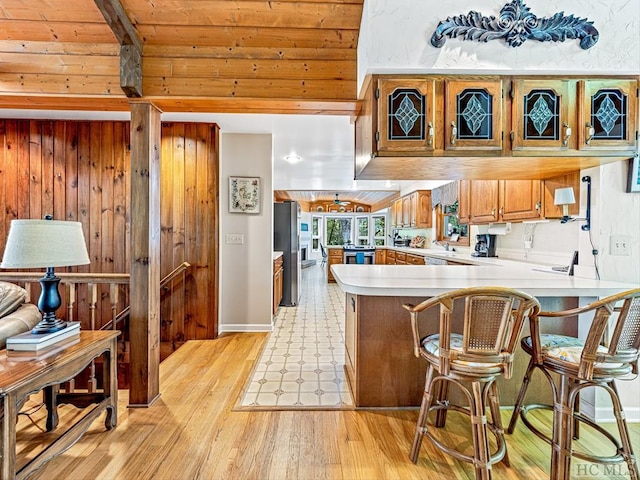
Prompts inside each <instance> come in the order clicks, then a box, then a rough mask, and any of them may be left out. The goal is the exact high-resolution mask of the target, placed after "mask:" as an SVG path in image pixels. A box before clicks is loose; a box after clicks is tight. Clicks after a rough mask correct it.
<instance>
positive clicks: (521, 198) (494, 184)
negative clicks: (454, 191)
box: [469, 180, 542, 224]
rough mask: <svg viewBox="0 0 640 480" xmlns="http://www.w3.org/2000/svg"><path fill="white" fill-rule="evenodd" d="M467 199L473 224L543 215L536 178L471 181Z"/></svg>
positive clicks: (540, 216) (540, 192) (527, 218)
mask: <svg viewBox="0 0 640 480" xmlns="http://www.w3.org/2000/svg"><path fill="white" fill-rule="evenodd" d="M469 199H470V201H469V215H470V222H471V223H472V224H481V223H491V222H511V221H520V220H535V219H540V218H542V185H541V182H540V181H539V180H473V181H471V182H470V183H469Z"/></svg>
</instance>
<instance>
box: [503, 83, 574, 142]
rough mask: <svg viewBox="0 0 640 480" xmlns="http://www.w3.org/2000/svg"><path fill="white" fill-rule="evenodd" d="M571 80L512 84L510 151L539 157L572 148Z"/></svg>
mask: <svg viewBox="0 0 640 480" xmlns="http://www.w3.org/2000/svg"><path fill="white" fill-rule="evenodd" d="M576 85H577V81H575V80H542V79H535V80H515V81H514V82H513V87H512V90H511V99H512V102H513V103H512V116H513V117H512V118H513V120H512V124H513V128H512V131H511V148H512V150H514V151H527V150H528V151H533V152H540V153H542V154H545V153H546V154H548V153H550V152H553V153H555V154H557V153H560V152H561V151H562V150H567V149H574V150H575V148H576V145H577V142H576V137H575V135H573V131H574V129H575V127H576V124H575V123H576V108H575V107H576Z"/></svg>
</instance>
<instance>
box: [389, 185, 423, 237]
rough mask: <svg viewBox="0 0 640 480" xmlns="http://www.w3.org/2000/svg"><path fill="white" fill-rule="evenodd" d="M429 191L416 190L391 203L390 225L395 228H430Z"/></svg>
mask: <svg viewBox="0 0 640 480" xmlns="http://www.w3.org/2000/svg"><path fill="white" fill-rule="evenodd" d="M432 216H433V212H432V211H431V191H430V190H416V191H415V192H412V193H410V194H408V195H405V196H404V197H401V198H398V199H396V200H395V201H394V202H393V204H392V205H391V219H392V220H391V225H392V226H393V227H395V228H431V225H432V223H433V222H432Z"/></svg>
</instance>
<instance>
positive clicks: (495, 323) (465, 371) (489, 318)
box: [404, 287, 540, 479]
mask: <svg viewBox="0 0 640 480" xmlns="http://www.w3.org/2000/svg"><path fill="white" fill-rule="evenodd" d="M404 308H406V309H407V310H408V311H409V312H410V314H411V328H412V331H413V349H414V354H415V356H416V357H422V358H423V359H424V360H426V361H427V371H426V379H425V386H424V395H423V398H422V404H421V406H420V413H419V414H418V421H417V424H416V429H415V435H414V440H413V445H412V448H411V453H410V458H411V461H413V462H414V463H417V461H418V457H419V454H420V446H421V444H422V439H423V437H427V438H428V439H429V440H430V441H431V442H432V443H433V444H434V445H435V446H436V447H437V448H439V449H440V450H442V451H444V452H445V453H447V454H449V455H452V456H453V457H455V458H457V459H459V460H462V461H465V462H471V463H473V465H474V468H475V476H476V479H490V478H491V466H492V465H493V464H494V463H497V462H499V461H503V462H504V463H505V464H507V465H508V464H509V458H508V454H507V447H506V443H505V439H504V431H503V429H502V422H501V419H500V404H499V397H498V386H497V384H496V383H495V380H496V379H497V378H498V377H500V376H504V377H506V378H509V377H511V374H512V368H513V366H512V362H513V356H514V355H513V353H514V350H515V348H516V346H517V344H518V339H519V337H520V333H521V330H522V326H523V324H524V320H525V319H526V318H527V317H528V316H532V315H533V316H535V315H536V314H537V312H538V310H539V308H540V304H539V302H538V300H537V299H536V298H534V297H532V296H531V295H528V294H526V293H524V292H520V291H517V290H513V289H509V288H503V287H472V288H464V289H459V290H453V291H450V292H447V293H443V294H441V295H438V296H435V297H432V298H430V299H428V300H425V301H424V302H422V303H420V304H419V305H415V306H414V305H409V304H407V305H404ZM431 309H437V310H438V312H437V313H438V317H439V327H438V326H436V325H431V328H429V324H430V323H432V324H435V323H436V322H435V321H434V316H433V314H431V315H429V314H426V312H427V311H429V310H431ZM458 319H462V320H463V321H462V333H454V332H453V331H452V323H454V321H457V320H458ZM436 330H437V331H438V333H431V334H428V335H426V336H425V335H424V334H423V332H425V331H431V332H433V331H436ZM449 384H453V385H455V386H457V387H459V388H460V390H461V391H462V392H463V394H464V397H466V399H467V401H468V406H461V405H454V404H452V403H450V402H449V400H448V392H449ZM487 404H488V406H489V409H490V412H491V421H488V419H487V415H486V407H487ZM447 410H454V411H456V412H460V413H463V414H466V415H468V416H469V417H470V421H471V428H472V432H473V434H472V437H473V454H468V453H465V452H464V451H461V450H459V449H458V448H456V447H455V446H450V445H445V444H444V443H443V442H441V441H440V440H438V439H437V438H436V437H435V436H434V435H433V434H432V432H431V428H430V427H428V426H427V423H428V416H429V412H431V411H434V412H436V419H435V426H436V427H444V426H445V422H446V412H447ZM487 428H488V429H489V431H491V432H492V433H493V434H494V435H495V438H496V443H497V448H496V451H495V452H494V453H491V452H490V451H489V441H488V437H487Z"/></svg>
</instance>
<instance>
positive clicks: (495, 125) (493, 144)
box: [444, 79, 503, 152]
mask: <svg viewBox="0 0 640 480" xmlns="http://www.w3.org/2000/svg"><path fill="white" fill-rule="evenodd" d="M444 96H445V102H444V107H445V109H444V148H445V150H451V151H473V152H478V151H496V152H500V151H501V150H502V137H503V134H502V97H503V95H502V80H501V79H494V80H478V81H466V80H453V79H447V80H445V89H444Z"/></svg>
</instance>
